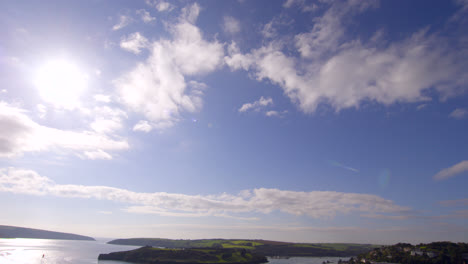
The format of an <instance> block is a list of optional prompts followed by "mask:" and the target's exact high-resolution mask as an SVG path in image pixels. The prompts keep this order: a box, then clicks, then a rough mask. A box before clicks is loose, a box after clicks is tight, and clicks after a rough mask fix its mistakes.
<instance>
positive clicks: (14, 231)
mask: <svg viewBox="0 0 468 264" xmlns="http://www.w3.org/2000/svg"><path fill="white" fill-rule="evenodd" d="M0 238H41V239H65V240H95V239H94V238H92V237H87V236H80V235H75V234H70V233H61V232H54V231H47V230H41V229H32V228H25V227H17V226H4V225H0Z"/></svg>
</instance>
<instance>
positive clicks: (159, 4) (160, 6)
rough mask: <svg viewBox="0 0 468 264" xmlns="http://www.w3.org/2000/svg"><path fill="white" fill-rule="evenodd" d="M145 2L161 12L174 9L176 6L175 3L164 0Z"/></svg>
mask: <svg viewBox="0 0 468 264" xmlns="http://www.w3.org/2000/svg"><path fill="white" fill-rule="evenodd" d="M145 3H146V4H147V5H149V6H152V7H154V8H156V10H158V11H159V12H164V11H172V10H173V9H174V8H175V6H174V5H173V4H171V3H169V2H166V1H163V0H145Z"/></svg>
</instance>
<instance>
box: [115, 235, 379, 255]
mask: <svg viewBox="0 0 468 264" xmlns="http://www.w3.org/2000/svg"><path fill="white" fill-rule="evenodd" d="M108 243H109V244H117V245H132V246H153V247H164V248H238V249H246V250H251V251H252V252H256V253H258V254H261V255H265V256H288V257H292V256H303V257H305V256H309V257H311V256H314V257H320V256H336V257H347V256H356V255H358V254H361V253H364V252H368V251H369V250H371V249H372V248H374V247H375V246H374V245H368V244H341V243H326V244H311V243H289V242H280V241H268V240H244V239H196V240H183V239H178V240H174V239H163V238H129V239H116V240H112V241H110V242H108Z"/></svg>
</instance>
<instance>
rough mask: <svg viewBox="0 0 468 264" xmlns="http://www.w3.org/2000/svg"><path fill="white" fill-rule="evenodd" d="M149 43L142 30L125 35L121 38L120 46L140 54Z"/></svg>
mask: <svg viewBox="0 0 468 264" xmlns="http://www.w3.org/2000/svg"><path fill="white" fill-rule="evenodd" d="M148 45H149V42H148V40H147V39H146V38H145V37H144V36H143V35H141V34H140V32H135V33H133V34H130V35H129V36H128V37H123V38H122V39H121V40H120V47H121V48H122V49H124V50H127V51H130V52H133V53H135V54H140V52H141V50H142V49H143V48H147V47H148Z"/></svg>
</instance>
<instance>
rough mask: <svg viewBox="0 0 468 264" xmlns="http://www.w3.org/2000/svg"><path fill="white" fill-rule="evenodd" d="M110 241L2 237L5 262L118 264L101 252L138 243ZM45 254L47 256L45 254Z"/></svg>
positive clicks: (0, 255) (2, 260)
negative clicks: (110, 242) (101, 256)
mask: <svg viewBox="0 0 468 264" xmlns="http://www.w3.org/2000/svg"><path fill="white" fill-rule="evenodd" d="M105 242H106V241H78V240H76V241H74V240H51V239H23V238H16V239H0V263H1V264H10V263H11V264H13V263H15V264H72V263H73V264H96V263H101V264H115V263H124V262H118V261H99V262H98V260H97V257H98V255H99V254H100V253H110V252H114V251H123V250H130V249H135V248H137V247H134V246H119V245H108V244H106V243H105ZM43 254H44V257H42V255H43Z"/></svg>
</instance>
